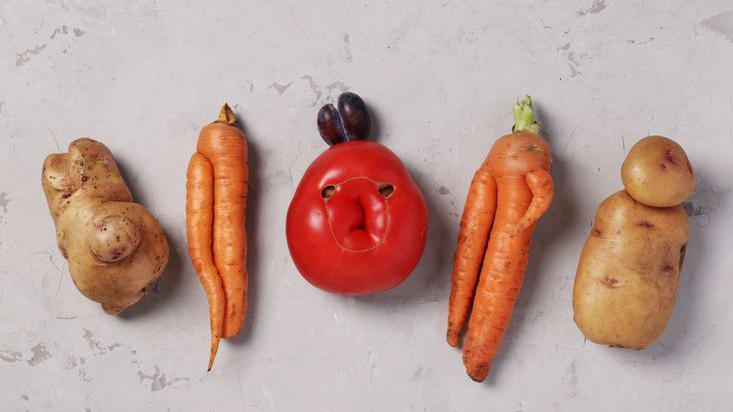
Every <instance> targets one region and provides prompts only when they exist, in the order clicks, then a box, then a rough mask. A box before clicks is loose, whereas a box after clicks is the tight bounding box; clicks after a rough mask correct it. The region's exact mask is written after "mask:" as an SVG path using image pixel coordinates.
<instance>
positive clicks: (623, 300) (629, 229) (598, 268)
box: [573, 136, 695, 349]
mask: <svg viewBox="0 0 733 412" xmlns="http://www.w3.org/2000/svg"><path fill="white" fill-rule="evenodd" d="M621 176H622V180H623V183H624V187H625V189H626V190H623V191H620V192H617V193H615V194H613V195H611V196H609V197H608V198H607V199H606V200H604V201H603V202H602V203H601V205H600V206H599V207H598V211H597V213H596V217H595V221H594V223H593V228H592V230H591V233H590V236H589V237H588V240H587V241H586V242H585V246H584V247H583V251H582V253H581V255H580V262H579V263H578V270H577V274H576V277H575V286H574V289H573V309H574V312H575V323H576V324H577V325H578V327H579V328H580V330H581V331H582V332H583V334H584V335H585V336H586V337H587V338H588V339H589V340H591V341H593V342H596V343H600V344H606V345H612V346H621V347H625V348H633V349H643V348H645V347H647V346H649V345H651V344H652V343H653V342H654V341H656V340H657V339H658V338H659V337H660V336H661V335H662V333H664V329H665V328H666V326H667V321H668V320H669V317H670V315H671V314H672V310H673V308H674V302H675V296H676V294H677V284H678V281H679V276H680V271H681V269H682V261H683V260H684V254H685V248H686V246H687V240H688V238H689V234H690V229H689V223H688V219H687V215H686V214H685V211H684V209H683V208H682V206H681V203H682V202H683V201H684V200H685V199H687V198H688V197H689V196H690V195H691V194H692V192H693V191H694V188H695V174H694V171H693V169H692V166H691V165H690V163H689V161H688V160H687V155H686V154H685V152H684V150H682V148H681V147H680V146H679V145H678V144H677V143H675V142H674V141H672V140H670V139H667V138H665V137H661V136H650V137H647V138H644V139H642V140H640V141H639V142H638V143H637V144H635V145H634V147H632V148H631V150H630V151H629V154H628V156H627V158H626V160H625V161H624V165H623V168H622V172H621ZM662 206H663V207H662Z"/></svg>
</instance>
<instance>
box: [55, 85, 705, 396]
mask: <svg viewBox="0 0 733 412" xmlns="http://www.w3.org/2000/svg"><path fill="white" fill-rule="evenodd" d="M514 119H515V123H514V126H513V128H512V133H511V134H509V135H506V136H503V137H501V138H499V139H498V140H497V141H496V142H495V143H494V145H493V146H492V148H491V150H490V152H489V154H488V155H487V157H486V158H485V160H484V162H483V164H482V165H481V167H480V168H479V169H478V171H477V172H476V173H475V175H474V178H473V181H472V182H471V187H470V189H469V192H468V196H467V199H466V205H465V208H464V211H463V216H462V218H461V224H460V229H459V233H458V241H457V249H456V252H455V258H454V264H453V272H452V278H451V292H450V298H449V308H448V327H447V332H446V340H447V342H448V344H449V345H450V346H452V347H456V346H458V345H459V340H460V335H461V333H462V332H463V330H464V329H466V337H465V343H464V346H463V363H464V365H465V368H466V372H467V374H468V376H469V377H470V378H471V379H473V380H475V381H479V382H480V381H483V380H485V379H486V378H487V376H488V374H489V371H490V368H491V363H492V360H493V358H494V356H495V355H496V353H497V351H498V350H499V347H500V345H501V343H502V340H503V338H504V334H505V332H506V329H507V327H508V326H509V322H510V320H511V317H512V313H513V311H514V306H515V301H516V299H517V297H518V295H519V293H520V290H521V288H522V284H523V281H524V272H525V269H526V266H527V263H528V259H529V250H530V243H531V237H532V233H533V231H534V228H535V225H536V223H537V221H538V219H539V218H540V217H541V216H542V215H544V214H545V212H547V210H548V209H549V207H550V205H551V203H552V199H553V187H554V183H553V179H552V177H551V176H550V166H551V164H552V150H551V148H550V145H549V143H548V142H547V141H546V140H545V139H544V138H542V137H541V136H540V134H539V132H540V126H539V125H538V124H537V123H536V122H535V121H534V110H533V107H532V100H531V98H530V97H529V96H527V97H526V98H525V99H524V100H523V101H519V100H517V103H516V105H515V106H514ZM317 126H318V130H319V133H320V135H321V137H322V138H323V140H325V141H326V143H328V144H329V146H331V147H330V148H329V149H328V150H326V151H325V152H323V153H322V154H321V155H320V156H318V157H317V158H316V159H315V160H314V161H313V163H312V164H311V165H310V167H309V168H308V169H307V170H306V172H305V174H304V175H303V178H302V180H301V181H300V183H299V185H298V188H297V190H296V191H295V194H294V196H293V199H292V201H291V203H290V207H289V209H288V212H287V221H286V236H287V242H288V248H289V250H290V254H291V256H292V258H293V261H294V263H295V265H296V267H297V268H298V270H299V271H300V273H301V274H302V276H303V277H304V278H305V279H306V280H307V281H309V282H310V283H312V284H313V285H315V286H316V287H318V288H321V289H323V290H325V291H328V292H333V293H340V294H345V295H362V294H368V293H375V292H380V291H385V290H388V289H390V288H393V287H395V286H396V285H398V284H399V283H401V282H402V281H404V280H405V279H406V278H407V277H408V276H409V275H410V273H411V272H412V271H413V270H414V268H415V267H416V265H417V264H418V262H419V261H420V258H421V256H422V254H423V250H424V248H425V243H426V237H427V225H428V211H427V205H426V203H425V200H424V198H423V196H422V193H421V192H420V189H419V188H418V186H417V185H416V184H415V182H414V181H413V179H412V177H411V176H410V173H409V171H408V170H407V168H405V166H404V165H403V164H402V162H401V161H400V159H399V158H398V157H397V156H396V155H395V154H394V153H392V152H391V151H390V150H389V149H387V148H386V147H384V146H382V145H380V144H378V143H376V142H373V141H368V140H365V139H366V138H367V137H368V135H369V131H370V128H371V120H370V118H369V113H368V111H367V108H366V105H365V103H364V101H363V100H362V99H361V98H360V97H359V96H358V95H356V94H354V93H343V94H342V95H341V96H339V98H338V104H337V106H334V105H333V104H327V105H325V106H323V107H322V108H321V110H320V111H319V113H318V118H317ZM621 179H622V182H623V185H624V188H625V190H622V191H619V192H617V193H615V194H613V195H611V196H609V197H608V198H607V199H605V200H604V201H603V202H602V203H601V204H600V206H599V207H598V211H597V213H596V216H595V221H594V224H593V228H592V230H591V233H590V235H589V236H588V239H587V241H586V242H585V245H584V247H583V250H582V253H581V256H580V260H579V263H578V268H577V274H576V279H575V285H574V290H573V309H574V319H575V322H576V324H577V325H578V327H579V328H580V330H581V331H582V332H583V334H584V335H585V336H586V337H587V338H588V339H589V340H591V341H593V342H596V343H599V344H606V345H612V346H620V347H625V348H633V349H643V348H645V347H647V346H649V345H650V344H652V343H653V342H654V341H656V340H657V339H658V338H659V337H660V336H661V335H662V334H663V332H664V329H665V327H666V325H667V322H668V320H669V318H670V315H671V313H672V309H673V307H674V301H675V296H676V292H677V286H678V282H679V276H680V271H681V268H682V263H683V260H684V255H685V248H686V245H687V241H688V238H689V223H688V219H687V216H686V214H685V212H684V210H683V208H682V206H681V203H682V202H683V201H685V200H686V199H687V198H689V197H690V196H691V194H692V193H693V191H694V189H695V172H694V170H693V168H692V166H691V165H690V162H689V160H688V158H687V155H686V153H685V152H684V150H683V149H682V147H680V146H679V145H678V144H677V143H675V142H674V141H672V140H670V139H667V138H665V137H661V136H649V137H646V138H644V139H642V140H640V141H639V142H637V143H636V144H635V145H634V146H633V147H632V148H631V150H630V152H629V154H628V156H627V157H626V159H625V161H624V163H623V165H622V168H621ZM248 180H249V170H248V163H247V141H246V137H245V135H244V133H243V131H242V130H241V129H240V128H239V127H237V125H236V118H235V116H234V113H233V112H232V110H231V109H230V108H229V106H228V105H226V104H225V105H224V106H223V107H222V108H221V111H220V113H219V117H218V119H217V120H216V121H214V122H213V123H211V124H209V125H207V126H205V127H204V128H203V129H202V130H201V133H200V135H199V137H198V141H197V145H196V152H195V153H194V154H193V156H192V157H191V160H190V162H189V165H188V169H187V173H186V233H187V240H188V251H189V257H190V260H191V263H192V265H193V267H194V269H195V271H196V273H197V274H198V277H199V280H200V281H201V284H202V286H203V288H204V291H205V293H206V296H207V299H208V305H209V315H210V329H211V348H210V355H209V363H208V370H211V368H212V366H213V363H214V359H215V357H216V353H217V350H218V347H219V343H220V340H221V339H222V338H225V339H228V338H233V337H235V336H237V334H239V333H240V331H241V329H242V325H243V322H244V318H245V315H246V313H247V289H248V284H247V277H248V276H247V268H246V260H247V237H246V230H245V214H246V209H247V184H248ZM42 185H43V190H44V193H45V195H46V199H47V202H48V207H49V210H50V212H51V215H52V218H53V221H54V224H55V227H56V237H57V241H58V247H59V249H60V250H61V253H62V254H63V256H64V258H66V259H67V260H68V261H69V271H70V273H71V276H72V278H73V280H74V284H75V285H76V286H77V288H78V289H79V291H80V292H81V293H82V294H84V295H85V296H86V297H88V298H89V299H91V300H94V301H96V302H99V303H100V304H101V305H102V309H103V310H104V311H105V312H107V313H109V314H117V313H119V312H121V311H122V310H124V309H126V308H128V307H129V306H131V305H133V304H134V303H136V302H137V301H139V300H140V299H141V298H142V297H143V296H144V295H145V293H146V291H147V290H148V286H149V285H150V284H151V283H153V282H155V281H156V280H157V279H158V277H159V276H160V275H161V273H162V272H163V269H164V268H165V265H166V263H167V261H168V243H167V241H166V238H165V236H164V234H163V232H162V230H161V228H160V225H159V224H158V222H157V220H156V219H155V217H154V216H153V215H151V214H150V212H148V211H147V209H145V208H144V207H143V206H141V205H139V204H136V203H133V201H132V195H131V193H130V190H129V188H128V187H127V185H126V184H125V182H124V181H123V179H122V177H121V175H120V172H119V170H118V168H117V165H116V163H115V160H114V158H113V157H112V154H111V152H110V151H109V149H108V148H107V147H106V146H104V145H103V144H102V143H99V142H97V141H94V140H92V139H86V138H84V139H78V140H75V141H74V142H72V143H71V144H70V145H69V148H68V153H63V154H51V155H49V156H48V157H47V158H46V160H45V162H44V165H43V174H42Z"/></svg>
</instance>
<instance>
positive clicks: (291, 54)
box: [0, 0, 733, 411]
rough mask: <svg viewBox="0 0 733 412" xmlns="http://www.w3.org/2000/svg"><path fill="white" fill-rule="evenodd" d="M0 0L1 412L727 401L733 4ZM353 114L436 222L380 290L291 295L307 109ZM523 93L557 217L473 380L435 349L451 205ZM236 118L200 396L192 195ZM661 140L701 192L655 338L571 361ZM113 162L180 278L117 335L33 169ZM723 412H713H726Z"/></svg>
mask: <svg viewBox="0 0 733 412" xmlns="http://www.w3.org/2000/svg"><path fill="white" fill-rule="evenodd" d="M343 3H344V2H336V1H332V2H325V1H317V2H298V1H294V0H284V1H272V2H263V1H257V2H248V1H242V2H236V1H218V2H213V1H194V0H192V1H174V0H161V1H156V2H147V1H145V2H144V1H131V0H128V1H115V2H113V1H96V0H84V1H81V0H39V1H34V2H29V1H24V0H3V1H0V165H2V166H1V167H2V169H1V170H2V173H0V404H2V405H4V406H3V409H4V410H25V409H30V410H41V409H45V408H48V409H51V410H85V409H86V410H92V411H96V410H107V411H109V410H165V409H166V408H170V409H171V410H186V409H190V410H240V409H247V410H255V409H262V410H334V411H338V410H433V411H448V410H472V409H473V410H479V409H480V410H486V409H491V410H516V411H538V410H579V411H580V410H596V411H602V410H644V411H648V410H685V411H687V410H724V409H727V408H729V407H730V405H731V404H733V393H732V391H731V388H732V387H733V382H732V381H731V370H732V369H733V357H731V356H730V348H731V344H733V317H732V316H733V315H731V313H733V301H731V299H730V296H729V295H728V294H729V293H730V290H731V286H733V280H731V277H730V268H731V267H733V257H732V256H733V254H731V253H730V230H731V229H732V228H733V225H731V223H732V222H733V207H731V203H730V193H731V176H732V174H731V169H730V163H731V159H732V158H733V128H732V127H731V125H730V119H731V115H733V97H732V96H733V76H732V75H731V67H733V4H732V3H731V2H730V1H729V0H717V1H716V0H711V1H699V2H687V1H682V0H676V1H644V2H641V1H611V0H607V1H603V0H572V1H558V0H555V1H541V2H540V1H529V0H527V1H511V2H510V1H440V2H438V1H434V2H427V1H426V2H398V1H393V2H377V3H374V2H346V3H347V4H343ZM343 90H354V91H356V92H358V93H360V94H361V95H362V97H364V99H365V100H366V101H367V103H368V104H369V105H370V107H371V108H372V111H373V113H374V114H375V116H376V118H377V127H376V129H377V132H378V134H379V137H380V139H381V141H382V142H383V143H385V144H387V145H388V146H389V147H390V148H391V149H392V150H394V151H395V152H396V153H397V154H399V155H400V156H401V157H402V159H403V160H404V161H405V163H406V164H407V166H408V167H409V168H410V169H411V171H412V173H413V174H414V176H415V178H416V180H417V181H418V183H419V185H420V186H421V188H422V189H423V191H424V193H425V196H426V198H427V200H428V202H429V207H430V210H431V227H430V232H429V242H428V246H427V250H426V254H425V256H424V258H423V260H422V262H421V264H420V266H419V268H418V270H417V271H416V272H415V273H414V274H413V275H412V277H411V278H410V279H409V280H408V281H407V282H406V283H404V284H403V285H401V286H400V287H398V288H397V289H395V290H393V291H391V292H388V293H384V294H380V295H376V296H371V297H366V298H358V299H355V298H343V297H338V296H332V295H327V294H324V293H321V292H319V291H317V290H315V289H314V288H312V287H311V286H310V285H308V284H307V283H306V282H305V281H304V280H303V279H302V278H300V276H298V274H297V272H296V270H295V267H294V266H293V264H292V263H291V261H290V258H289V255H288V252H287V247H286V243H285V238H284V232H285V230H284V223H285V211H286V209H287V206H288V202H289V200H290V196H291V194H292V193H293V190H294V188H295V185H296V184H297V182H298V180H299V179H300V176H301V175H302V173H303V171H304V170H305V168H306V167H307V165H308V164H309V163H310V161H311V160H312V159H313V158H314V157H315V156H316V155H317V154H318V153H320V152H321V151H322V150H324V149H325V145H324V144H323V142H322V141H321V140H320V138H319V137H318V134H317V131H316V127H315V117H316V112H317V109H318V107H319V106H320V105H321V104H323V103H324V102H327V101H330V100H332V99H334V98H335V97H336V96H337V95H338V94H339V93H340V92H342V91H343ZM524 93H531V94H532V95H533V96H534V97H535V101H536V103H537V106H538V110H539V117H540V119H541V120H542V121H543V124H544V128H545V131H546V132H547V135H548V137H549V139H550V141H551V143H552V145H553V148H554V150H555V159H556V160H555V163H554V169H553V174H554V176H555V179H556V185H557V199H556V201H555V203H554V205H553V207H552V209H551V211H550V213H549V214H548V216H546V217H545V218H543V220H542V221H541V223H540V225H539V227H538V230H537V232H536V234H535V238H534V239H535V244H534V248H533V251H532V256H531V261H530V264H529V268H528V271H527V280H526V284H525V288H524V290H523V291H522V294H521V296H520V299H519V301H518V303H517V309H516V312H515V318H514V319H513V321H512V324H511V328H510V329H509V331H508V336H507V339H506V341H505V345H504V346H503V347H502V349H501V351H500V353H499V357H498V359H497V360H496V361H495V363H494V370H493V372H492V376H491V377H490V379H489V381H488V382H487V383H485V384H475V383H473V382H471V381H470V380H469V379H468V378H467V377H466V376H465V374H464V371H463V366H462V364H461V356H460V352H458V351H456V350H453V349H451V348H449V347H448V346H447V345H446V344H445V342H444V327H445V318H446V307H447V296H448V288H449V273H450V267H451V262H452V255H453V251H454V246H453V245H454V242H455V235H456V231H457V228H458V221H459V215H460V213H461V211H462V208H463V203H464V199H465V196H466V190H467V187H468V184H469V181H470V179H471V176H472V174H473V172H474V170H475V169H476V168H477V167H478V165H479V164H480V162H481V161H482V159H483V157H484V156H485V154H486V153H487V151H488V149H489V147H490V146H491V144H492V143H493V141H494V140H495V139H496V138H497V137H498V136H499V135H501V134H503V133H505V132H507V131H508V130H509V127H510V125H511V110H510V108H511V105H512V102H513V99H514V98H515V97H516V96H519V95H523V94H524ZM225 101H227V102H229V103H230V104H231V105H232V107H233V108H234V109H235V110H236V112H237V114H238V115H239V116H240V117H241V120H242V121H243V122H244V124H245V127H246V131H247V133H248V136H249V139H250V145H251V146H250V147H251V152H252V156H251V159H250V162H251V167H252V169H251V173H252V182H251V185H252V187H251V199H250V208H251V212H250V213H249V218H250V226H249V227H250V232H251V235H250V241H251V261H250V271H251V274H252V289H251V290H252V306H251V313H250V315H249V316H248V323H247V326H246V329H245V331H244V334H243V336H242V337H241V338H239V339H237V340H236V341H235V342H226V343H224V344H223V345H222V347H221V349H220V353H219V357H218V359H217V363H216V366H215V370H214V371H213V372H212V373H206V372H205V366H206V360H207V353H208V352H207V351H208V345H209V336H208V333H209V332H208V323H207V316H208V315H207V307H206V302H205V297H204V294H203V292H202V290H201V287H200V286H199V284H198V280H197V279H196V277H195V275H194V273H193V271H192V269H191V267H190V266H189V263H188V258H187V256H186V247H185V240H184V227H183V222H184V214H183V211H184V207H183V203H184V172H185V168H186V164H187V161H188V158H189V156H190V154H191V151H192V149H193V147H194V141H195V139H196V136H197V133H198V131H199V129H200V127H201V126H203V125H204V124H205V123H207V122H209V121H211V120H213V119H214V118H215V116H216V114H217V111H218V109H219V106H220V105H221V103H223V102H225ZM650 133H658V134H663V135H666V136H669V137H671V138H674V139H676V140H677V141H678V142H680V143H681V144H682V145H683V146H684V147H685V149H686V150H687V153H688V155H689V157H690V159H691V160H692V162H693V164H694V165H695V166H696V168H697V171H698V174H699V182H698V191H697V194H696V195H695V197H694V198H693V199H692V200H691V202H690V204H689V205H688V206H687V210H688V211H689V213H690V214H691V216H692V218H691V219H692V228H693V230H692V239H691V242H690V246H689V248H688V252H687V259H686V262H685V267H684V271H683V274H682V278H681V284H680V289H679V295H678V298H679V299H678V302H677V306H676V309H675V312H674V315H673V317H672V320H671V322H670V324H669V326H668V328H667V331H666V334H665V335H664V337H663V338H662V339H661V340H660V341H659V342H658V343H657V344H655V345H653V346H652V347H651V348H649V349H647V350H645V351H640V352H631V351H624V350H613V349H609V348H606V347H600V346H597V345H594V344H591V343H585V342H584V339H583V336H582V334H581V333H580V331H579V330H578V329H577V328H576V327H575V325H574V324H573V321H572V308H571V297H572V284H573V278H574V274H575V267H576V264H577V258H578V254H579V252H580V248H581V246H582V243H583V241H584V239H585V236H586V235H587V233H588V231H589V229H590V222H591V220H592V218H593V214H594V212H595V208H596V206H597V205H598V203H599V202H600V201H601V200H602V199H603V198H604V197H606V196H607V195H609V194H610V193H612V192H613V191H615V190H617V189H618V188H620V187H621V183H620V178H619V168H620V166H621V162H622V160H623V158H624V154H625V152H626V151H627V150H628V149H629V147H630V146H631V145H632V144H633V143H634V142H635V141H636V140H637V139H639V138H641V137H643V136H645V135H647V134H650ZM81 136H92V137H95V138H97V139H100V140H102V141H103V142H105V143H106V144H107V145H108V146H109V147H110V149H112V151H113V153H114V154H115V156H116V157H117V159H118V161H119V163H120V165H121V167H122V169H123V173H124V177H125V179H126V180H127V181H128V183H129V184H130V185H131V187H132V189H133V193H134V195H135V196H136V199H138V200H139V201H141V202H142V203H144V204H145V205H146V206H148V207H149V208H150V209H151V210H152V211H153V212H154V213H155V214H156V215H157V216H158V217H159V218H160V220H161V222H162V224H163V226H164V228H165V231H166V233H167V235H168V239H169V242H170V244H171V261H170V264H169V266H168V269H167V271H166V273H165V275H164V276H163V278H162V280H161V281H160V283H159V285H158V287H157V289H156V290H155V291H154V292H152V293H151V295H150V296H149V297H147V298H146V299H145V300H144V301H143V302H141V303H140V304H138V305H137V306H136V307H134V308H133V309H131V310H130V311H128V312H127V313H125V314H124V315H122V316H120V317H109V316H107V315H105V314H104V313H102V311H101V310H100V308H99V307H98V305H96V304H94V303H92V302H89V301H87V300H85V299H83V298H82V297H81V296H80V294H79V293H78V292H77V291H76V290H75V288H74V286H73V284H72V283H71V279H70V278H69V275H68V269H67V264H66V262H65V261H64V259H63V258H62V257H61V254H60V253H59V251H58V250H57V248H56V245H55V241H54V232H53V225H52V223H51V219H50V217H49V215H48V211H47V209H46V205H45V200H44V198H43V194H42V192H41V186H40V166H41V163H42V161H43V158H44V156H45V155H46V154H48V153H50V152H55V151H59V150H65V148H66V146H67V144H68V143H69V142H70V141H71V140H73V139H74V138H77V137H81ZM726 405H727V406H726Z"/></svg>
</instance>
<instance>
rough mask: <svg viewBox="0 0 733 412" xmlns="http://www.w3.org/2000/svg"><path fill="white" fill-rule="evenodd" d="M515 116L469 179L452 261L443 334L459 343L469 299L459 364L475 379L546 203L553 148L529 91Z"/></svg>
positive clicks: (506, 315)
mask: <svg viewBox="0 0 733 412" xmlns="http://www.w3.org/2000/svg"><path fill="white" fill-rule="evenodd" d="M514 118H515V125H514V128H513V129H512V130H513V133H512V134H510V135H507V136H504V137H502V138H500V139H499V140H497V141H496V143H495V144H494V146H493V147H492V149H491V151H490V153H489V155H488V156H487V157H486V160H485V161H484V163H483V164H482V165H481V168H480V169H479V171H478V172H477V174H476V177H475V178H474V181H473V183H472V185H471V189H470V191H469V195H468V198H467V200H466V207H465V209H464V212H463V218H462V219H461V228H460V230H459V233H458V249H457V251H456V256H455V261H454V266H453V275H452V281H451V283H452V287H451V298H450V300H449V314H448V332H447V340H448V344H449V345H451V346H456V345H457V344H458V338H459V335H460V332H461V330H462V329H463V327H464V324H465V320H466V317H467V316H468V312H469V307H471V298H473V307H472V309H471V315H470V318H469V320H468V330H467V332H466V342H465V345H464V348H463V363H464V365H465V366H466V372H467V373H468V375H469V376H470V377H471V379H473V380H475V381H483V380H484V379H486V377H487V376H488V373H489V369H490V366H491V361H492V360H493V358H494V356H495V355H496V352H497V351H498V349H499V346H500V345H501V342H502V340H503V338H504V333H505V331H506V328H507V327H508V326H509V321H510V319H511V316H512V312H513V311H514V303H515V301H516V299H517V296H518V295H519V291H520V289H521V287H522V283H523V281H524V271H525V269H526V266H527V260H528V258H529V246H530V240H531V237H532V232H533V231H534V226H535V223H536V221H537V219H539V218H540V217H541V216H542V215H543V214H544V213H545V212H546V211H547V209H548V208H549V207H550V203H551V202H552V193H553V182H552V178H551V177H550V174H549V170H550V164H551V163H552V152H551V149H550V145H549V144H548V143H547V141H546V140H545V139H543V138H542V137H540V136H539V134H538V133H539V125H538V124H537V123H535V122H534V111H533V109H532V100H531V99H530V97H529V96H527V98H526V99H525V100H524V101H523V102H519V101H517V104H516V105H515V107H514ZM486 182H491V183H486ZM484 249H485V250H484ZM482 254H483V258H481V255H482ZM479 271H480V275H479ZM477 279H478V285H476V280H477ZM474 290H475V292H474Z"/></svg>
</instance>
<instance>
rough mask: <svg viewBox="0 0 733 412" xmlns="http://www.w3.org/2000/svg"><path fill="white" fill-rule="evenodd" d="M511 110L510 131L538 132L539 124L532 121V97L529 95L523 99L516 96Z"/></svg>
mask: <svg viewBox="0 0 733 412" xmlns="http://www.w3.org/2000/svg"><path fill="white" fill-rule="evenodd" d="M513 111H514V126H513V127H512V132H523V131H526V132H530V133H535V134H539V133H540V125H539V124H538V123H537V122H535V121H534V108H533V107H532V98H531V97H530V96H529V95H527V96H526V97H525V98H524V100H519V98H517V102H516V103H514V108H513Z"/></svg>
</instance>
